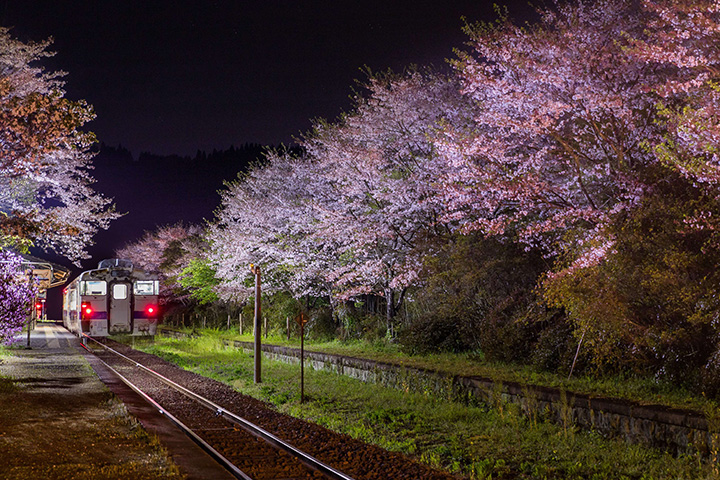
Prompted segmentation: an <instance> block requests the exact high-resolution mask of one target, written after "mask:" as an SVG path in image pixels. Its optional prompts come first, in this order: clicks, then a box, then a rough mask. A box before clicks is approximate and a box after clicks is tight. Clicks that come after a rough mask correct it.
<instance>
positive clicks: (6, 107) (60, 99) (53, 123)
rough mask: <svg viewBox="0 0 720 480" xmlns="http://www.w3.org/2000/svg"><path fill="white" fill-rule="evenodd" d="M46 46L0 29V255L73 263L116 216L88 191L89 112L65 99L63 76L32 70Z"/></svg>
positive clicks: (91, 137)
mask: <svg viewBox="0 0 720 480" xmlns="http://www.w3.org/2000/svg"><path fill="white" fill-rule="evenodd" d="M49 43H50V42H49V41H46V42H40V43H27V44H26V43H22V42H20V41H18V40H15V39H13V38H12V37H11V36H10V34H9V31H8V29H6V28H0V127H1V128H0V247H2V246H3V245H4V246H8V245H12V246H15V247H20V248H27V246H28V245H31V244H36V245H38V246H41V247H43V248H47V249H52V250H55V251H56V252H58V253H60V254H61V255H64V256H66V257H68V258H69V259H71V260H74V261H79V260H80V259H82V258H87V254H86V252H85V247H86V246H87V245H88V244H89V243H90V242H91V239H92V236H93V235H94V233H95V232H96V231H97V229H99V228H107V227H108V224H109V222H110V221H111V220H112V219H114V218H117V216H118V215H117V214H116V213H115V212H113V211H112V208H111V207H110V202H109V200H108V199H106V198H104V197H103V196H101V195H99V194H97V193H96V192H94V191H93V190H92V188H91V184H92V183H93V179H92V177H91V176H90V174H89V172H88V170H89V168H90V166H89V162H90V159H91V157H92V154H91V152H90V146H91V145H92V143H93V142H94V141H95V137H94V135H93V134H91V133H87V132H84V131H82V130H80V128H81V127H82V126H83V125H84V124H85V123H87V122H88V121H90V120H92V119H93V118H94V113H93V111H92V108H91V107H90V106H88V105H87V104H86V103H85V102H84V101H71V100H68V99H67V98H65V92H64V91H63V89H62V82H61V81H60V77H61V75H62V74H61V73H58V72H53V73H47V72H45V71H44V70H43V69H42V67H40V66H37V65H36V64H37V63H38V62H39V61H40V60H42V59H43V58H45V57H48V56H50V55H51V53H49V52H48V51H47V47H48V45H49Z"/></svg>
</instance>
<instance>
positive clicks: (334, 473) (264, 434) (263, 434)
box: [82, 333, 355, 480]
mask: <svg viewBox="0 0 720 480" xmlns="http://www.w3.org/2000/svg"><path fill="white" fill-rule="evenodd" d="M82 335H83V337H85V338H87V339H90V340H92V341H93V342H95V343H97V344H98V345H100V346H101V347H102V348H104V349H106V350H108V351H110V352H112V353H114V354H115V355H117V356H119V357H120V358H122V359H124V360H126V361H127V362H130V363H133V364H135V366H136V367H138V368H140V369H141V370H144V371H146V372H148V373H150V374H151V375H154V376H155V377H157V378H158V379H159V380H160V381H162V382H163V383H165V384H167V385H169V386H171V387H172V388H174V389H176V390H177V391H179V392H180V393H182V394H183V395H186V396H187V397H190V398H191V399H193V400H195V401H196V402H198V403H200V404H201V405H203V406H205V407H206V408H208V409H210V410H213V411H214V412H215V415H217V416H222V417H223V418H226V419H228V420H230V421H232V422H234V423H237V424H238V425H240V426H241V427H243V428H245V429H246V430H247V431H249V432H250V433H251V434H253V435H255V436H256V437H259V438H261V439H263V440H265V441H266V442H268V443H270V444H271V445H273V446H275V447H276V448H278V449H280V450H283V451H285V452H287V453H289V454H290V455H292V456H293V457H295V458H297V459H298V460H300V462H302V463H304V464H305V465H307V466H308V467H310V468H312V469H314V470H317V471H319V472H321V473H323V474H325V475H327V476H328V477H329V478H331V479H332V480H355V479H354V478H352V477H350V476H348V475H346V474H344V473H343V472H340V471H339V470H336V469H334V468H333V467H331V466H329V465H327V464H325V463H323V462H321V461H320V460H318V459H316V458H315V457H313V456H312V455H310V454H308V453H305V452H303V451H302V450H300V449H298V448H296V447H294V446H293V445H291V444H289V443H287V442H285V441H283V440H281V439H279V438H278V437H276V436H275V435H273V434H272V433H270V432H268V431H267V430H265V429H263V428H261V427H259V426H257V425H255V424H254V423H252V422H250V421H249V420H247V419H245V418H243V417H241V416H239V415H236V414H234V413H232V412H230V411H229V410H226V409H225V408H223V407H221V406H220V405H218V404H216V403H214V402H213V401H212V400H209V399H207V398H205V397H203V396H201V395H198V394H197V393H195V392H193V391H191V390H188V389H187V388H185V387H183V386H182V385H180V384H178V383H175V382H173V381H172V380H170V379H169V378H167V377H165V376H163V375H162V374H160V373H158V372H156V371H154V370H152V369H151V368H148V367H146V366H145V365H142V364H141V363H139V362H138V361H137V360H133V359H132V358H130V357H128V356H126V355H123V354H122V353H120V352H118V351H117V350H115V349H113V348H110V347H108V346H107V345H104V344H103V343H100V342H98V341H97V340H95V339H94V338H92V337H90V336H88V335H86V334H84V333H83V334H82ZM103 363H104V362H103ZM161 411H162V410H161ZM164 413H166V414H167V412H164Z"/></svg>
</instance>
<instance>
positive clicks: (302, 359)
mask: <svg viewBox="0 0 720 480" xmlns="http://www.w3.org/2000/svg"><path fill="white" fill-rule="evenodd" d="M303 320H304V319H301V320H300V403H305V322H304V321H303Z"/></svg>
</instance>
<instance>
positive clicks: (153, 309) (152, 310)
mask: <svg viewBox="0 0 720 480" xmlns="http://www.w3.org/2000/svg"><path fill="white" fill-rule="evenodd" d="M145 313H146V314H147V316H148V317H150V318H152V317H157V313H158V308H157V306H156V305H148V306H146V307H145Z"/></svg>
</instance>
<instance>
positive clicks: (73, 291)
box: [63, 258, 160, 337]
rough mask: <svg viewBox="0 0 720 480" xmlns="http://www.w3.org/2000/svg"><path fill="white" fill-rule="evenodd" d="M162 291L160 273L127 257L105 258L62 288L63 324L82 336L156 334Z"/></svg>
mask: <svg viewBox="0 0 720 480" xmlns="http://www.w3.org/2000/svg"><path fill="white" fill-rule="evenodd" d="M159 293H160V281H159V279H158V276H157V275H154V274H151V273H147V272H145V271H143V270H140V269H137V268H134V266H133V264H132V262H130V261H128V260H123V259H118V258H111V259H107V260H103V261H101V262H100V263H99V264H98V268H96V269H94V270H87V271H85V272H83V273H81V274H80V275H78V276H77V278H75V279H74V280H73V281H72V282H71V283H70V284H69V285H68V286H67V287H66V288H65V289H64V290H63V325H64V326H65V328H67V329H68V330H70V331H71V332H73V333H75V334H77V335H80V336H82V334H85V335H88V336H91V337H107V336H109V335H135V336H145V335H155V333H156V330H157V325H158V323H159V321H160V312H159V308H158V295H159Z"/></svg>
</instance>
